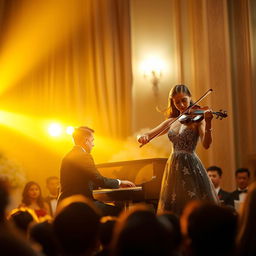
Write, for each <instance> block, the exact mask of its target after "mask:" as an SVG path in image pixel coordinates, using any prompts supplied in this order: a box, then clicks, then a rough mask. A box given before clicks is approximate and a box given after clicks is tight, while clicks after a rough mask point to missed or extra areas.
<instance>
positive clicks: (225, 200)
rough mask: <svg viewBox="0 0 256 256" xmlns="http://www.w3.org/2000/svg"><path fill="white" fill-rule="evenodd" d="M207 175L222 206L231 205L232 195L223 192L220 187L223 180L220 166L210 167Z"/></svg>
mask: <svg viewBox="0 0 256 256" xmlns="http://www.w3.org/2000/svg"><path fill="white" fill-rule="evenodd" d="M207 173H208V176H209V178H210V179H211V181H212V183H213V185H214V188H215V191H216V194H217V195H218V197H219V199H220V202H221V204H224V205H228V204H230V193H229V192H227V191H225V190H223V189H222V188H221V187H220V184H221V178H222V169H221V168H220V167H218V166H210V167H208V168H207Z"/></svg>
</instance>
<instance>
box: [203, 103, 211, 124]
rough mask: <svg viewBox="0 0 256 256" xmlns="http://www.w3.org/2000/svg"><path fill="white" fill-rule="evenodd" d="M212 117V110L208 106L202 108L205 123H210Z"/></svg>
mask: <svg viewBox="0 0 256 256" xmlns="http://www.w3.org/2000/svg"><path fill="white" fill-rule="evenodd" d="M212 119H213V114H212V110H211V109H210V108H208V107H206V108H205V110H204V120H205V122H206V123H210V122H211V121H212Z"/></svg>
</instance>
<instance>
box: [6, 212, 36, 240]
mask: <svg viewBox="0 0 256 256" xmlns="http://www.w3.org/2000/svg"><path fill="white" fill-rule="evenodd" d="M8 220H9V221H11V222H12V223H14V225H15V227H16V228H17V229H18V230H19V231H20V232H21V233H22V234H24V236H25V238H27V237H28V228H29V225H30V224H31V223H32V222H33V221H34V217H33V216H32V215H31V213H30V212H29V211H27V210H25V211H23V210H20V209H18V208H17V209H15V211H12V213H11V214H10V215H9V217H8Z"/></svg>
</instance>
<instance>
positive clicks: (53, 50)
mask: <svg viewBox="0 0 256 256" xmlns="http://www.w3.org/2000/svg"><path fill="white" fill-rule="evenodd" d="M44 2H45V0H44V1H38V6H37V7H36V12H35V13H31V12H30V13H29V15H31V24H28V26H29V27H33V26H35V25H36V24H33V18H34V19H36V17H37V15H40V12H42V9H41V5H42V8H46V4H45V3H44ZM46 2H48V4H49V6H48V7H49V9H48V12H55V13H54V15H53V16H52V17H51V16H50V21H48V23H49V25H47V24H45V26H46V27H45V26H44V25H39V26H38V28H34V29H37V30H40V29H43V30H44V31H43V32H42V34H43V36H45V37H43V36H42V38H41V40H40V41H39V40H36V39H34V38H32V37H33V36H36V35H37V34H40V31H37V32H36V34H35V35H30V34H28V33H27V30H28V29H29V28H28V27H26V26H25V25H24V26H23V27H22V28H20V29H24V31H22V32H23V33H21V34H22V35H23V36H24V37H26V36H27V37H28V38H27V39H26V38H24V41H25V40H28V41H27V42H26V43H25V44H24V45H23V48H22V47H20V50H21V51H27V55H24V56H22V57H23V59H21V60H20V61H19V62H18V63H17V64H16V65H13V66H12V67H13V70H11V75H12V76H14V77H15V75H16V72H18V70H19V69H23V66H26V65H30V64H28V63H27V62H32V61H31V60H32V59H33V57H34V56H33V55H32V54H34V53H38V52H40V51H44V55H42V56H40V59H39V57H37V56H35V58H38V60H37V62H36V63H34V62H33V64H34V65H33V66H32V65H30V66H29V70H27V72H23V73H22V74H21V75H20V76H19V77H18V79H16V80H15V81H14V83H12V84H11V83H10V84H6V88H5V90H4V91H3V92H2V94H1V95H0V101H1V106H2V107H4V108H5V109H7V110H9V111H14V112H17V113H23V114H24V113H25V114H27V115H40V116H42V117H53V118H57V119H58V118H59V119H60V120H65V121H66V122H69V123H70V124H75V125H88V126H91V127H92V128H94V129H95V130H96V131H97V132H98V133H100V134H104V135H108V136H111V137H116V138H122V137H125V136H127V135H128V134H130V126H131V111H130V106H131V64H130V63H131V60H130V58H131V57H130V28H129V26H130V25H129V24H130V17H129V1H128V0H124V1H123V0H110V1H105V0H87V1H80V0H76V1H68V0H64V1H50V0H47V1H46ZM51 2H58V6H56V9H53V10H51V9H50V8H51V5H50V4H51ZM31 3H33V1H21V0H19V1H13V0H7V1H1V5H2V6H3V7H4V8H3V9H2V10H4V11H3V12H4V13H6V10H8V9H9V10H10V11H9V12H10V13H9V15H10V16H11V17H13V16H14V14H15V15H20V20H23V19H24V17H23V15H24V16H25V15H28V14H25V13H20V12H21V11H22V10H23V11H24V12H25V11H26V9H25V7H26V5H30V4H31ZM10 6H11V7H10ZM53 7H55V6H53ZM57 8H58V9H57ZM70 9H74V13H71V14H70V13H69V11H70ZM45 12H46V14H48V13H47V10H45ZM75 12H76V13H75ZM63 13H64V14H63ZM60 14H61V15H60ZM65 14H66V16H65ZM49 15H50V14H49ZM72 15H74V16H80V17H79V18H77V17H73V16H72ZM8 17H9V16H8ZM8 17H6V18H8ZM59 17H60V18H63V19H65V20H61V19H60V20H58V18H59ZM15 20H16V22H19V19H17V18H16V19H15ZM5 22H6V20H3V17H2V23H5ZM56 22H57V23H62V22H63V23H68V24H69V25H68V26H66V27H65V26H63V27H61V26H59V25H56ZM70 24H71V25H70ZM6 25H7V28H6ZM8 25H9V28H10V30H11V29H12V28H11V26H12V25H15V24H13V23H11V22H10V24H8V23H7V24H5V27H4V28H3V33H2V34H1V38H2V39H5V33H4V32H8ZM26 25H27V24H26ZM47 26H48V27H47ZM61 29H63V30H65V29H66V30H67V32H66V34H65V35H62V32H61V31H58V30H61ZM51 30H52V33H53V32H54V33H55V35H54V36H55V37H57V39H56V40H55V41H54V40H52V39H51V38H50V35H51V32H49V31H51ZM48 33H49V34H50V35H48ZM58 33H59V34H58ZM6 34H7V33H6ZM17 35H19V34H18V33H17ZM58 36H59V37H60V39H58ZM12 38H13V39H14V40H16V42H15V43H16V44H17V46H18V47H19V41H20V39H19V38H15V35H12ZM29 40H31V41H32V42H29ZM51 40H52V41H53V42H51ZM6 43H8V42H6ZM48 44H50V46H49V47H48V48H47V51H46V50H45V48H46V46H45V45H48ZM6 48H7V47H6ZM28 48H29V50H28ZM42 49H43V50H42ZM4 50H5V48H4V49H2V51H4ZM10 56H11V57H13V61H14V62H16V61H17V59H15V57H16V56H12V55H11V53H10ZM0 57H1V56H0ZM16 58H17V57H16ZM2 64H4V63H2ZM18 65H20V66H18ZM0 74H1V71H0Z"/></svg>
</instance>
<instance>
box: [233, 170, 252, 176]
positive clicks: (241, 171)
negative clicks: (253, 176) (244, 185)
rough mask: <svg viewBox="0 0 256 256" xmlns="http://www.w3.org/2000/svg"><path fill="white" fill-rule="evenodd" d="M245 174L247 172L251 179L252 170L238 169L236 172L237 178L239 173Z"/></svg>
mask: <svg viewBox="0 0 256 256" xmlns="http://www.w3.org/2000/svg"><path fill="white" fill-rule="evenodd" d="M243 172H246V173H247V175H248V177H250V170H249V169H248V168H238V169H237V170H236V176H237V174H238V173H243Z"/></svg>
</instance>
